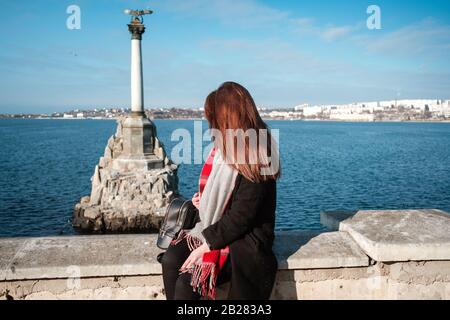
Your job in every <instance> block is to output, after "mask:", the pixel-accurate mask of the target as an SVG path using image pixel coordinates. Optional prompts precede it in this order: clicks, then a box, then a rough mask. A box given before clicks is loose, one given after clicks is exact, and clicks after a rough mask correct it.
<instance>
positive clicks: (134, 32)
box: [128, 20, 145, 40]
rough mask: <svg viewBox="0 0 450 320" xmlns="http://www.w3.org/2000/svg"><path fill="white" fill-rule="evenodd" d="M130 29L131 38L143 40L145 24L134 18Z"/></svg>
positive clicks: (129, 26)
mask: <svg viewBox="0 0 450 320" xmlns="http://www.w3.org/2000/svg"><path fill="white" fill-rule="evenodd" d="M128 31H130V33H131V39H137V40H142V34H143V33H144V32H145V26H144V25H143V24H142V23H141V22H140V21H139V20H133V21H132V22H131V23H129V24H128Z"/></svg>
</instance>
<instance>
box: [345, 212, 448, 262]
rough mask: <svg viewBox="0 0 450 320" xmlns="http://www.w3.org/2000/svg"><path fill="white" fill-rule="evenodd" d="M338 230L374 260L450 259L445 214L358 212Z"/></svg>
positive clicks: (446, 214) (446, 217)
mask: <svg viewBox="0 0 450 320" xmlns="http://www.w3.org/2000/svg"><path fill="white" fill-rule="evenodd" d="M339 230H340V231H345V232H348V233H349V234H350V235H351V236H352V238H353V239H354V240H355V241H356V243H357V244H358V245H359V246H360V247H361V248H362V249H363V250H364V252H365V253H366V254H367V255H369V256H370V257H371V258H372V259H374V260H376V261H420V260H450V215H449V214H448V213H446V212H444V211H440V210H435V209H424V210H367V211H358V212H357V213H356V214H355V215H354V216H353V217H351V218H349V219H347V220H345V221H342V222H341V223H340V226H339Z"/></svg>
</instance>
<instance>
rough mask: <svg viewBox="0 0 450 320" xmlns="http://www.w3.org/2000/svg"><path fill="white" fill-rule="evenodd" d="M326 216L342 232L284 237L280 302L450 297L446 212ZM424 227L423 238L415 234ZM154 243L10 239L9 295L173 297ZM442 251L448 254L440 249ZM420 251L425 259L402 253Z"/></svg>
mask: <svg viewBox="0 0 450 320" xmlns="http://www.w3.org/2000/svg"><path fill="white" fill-rule="evenodd" d="M388 213H389V215H388ZM333 217H335V219H334V220H333ZM322 218H323V219H322V220H323V221H327V222H331V223H330V226H334V227H333V228H334V229H336V228H337V229H338V230H329V231H327V232H316V231H280V232H277V234H276V239H275V243H274V252H275V253H276V256H277V259H278V264H279V271H278V274H277V279H276V283H275V286H274V289H273V292H272V299H450V254H447V253H448V252H450V251H449V249H450V232H448V230H450V216H449V215H448V214H447V213H443V212H442V211H438V210H405V211H371V212H368V211H360V212H353V213H348V214H347V215H345V214H343V213H342V212H340V213H339V214H333V213H323V214H322ZM424 219H426V221H427V222H425V221H424ZM362 221H365V223H366V224H365V226H366V227H367V228H369V229H370V232H369V233H365V232H364V230H363V229H364V228H362ZM430 221H431V222H430ZM344 224H345V227H342V226H343V225H344ZM431 224H432V225H431ZM374 225H378V230H377V228H374ZM419 225H421V226H422V232H421V233H416V234H413V233H412V231H414V228H415V227H416V226H419ZM342 228H345V229H346V230H348V231H342V230H340V229H342ZM352 234H353V235H352ZM358 234H359V236H358ZM373 236H376V237H378V240H377V241H372V240H370V239H371V238H372V237H373ZM369 240H370V241H369ZM361 241H363V242H361ZM155 243H156V235H155V234H148V235H145V234H140V235H91V236H67V237H44V238H4V239H1V240H0V271H1V272H0V281H1V282H0V298H3V299H164V298H165V296H164V290H163V284H162V277H161V265H160V264H159V263H158V262H157V261H156V256H157V255H158V253H160V252H161V250H159V249H158V248H157V247H156V245H155ZM390 245H393V246H392V247H390ZM436 246H438V247H439V248H440V250H439V251H436V250H431V249H432V248H433V247H436ZM363 247H364V249H363ZM373 248H376V249H377V250H375V251H374V250H373ZM411 248H415V249H414V250H411ZM430 248H431V249H430ZM390 250H396V252H397V253H398V255H397V256H398V259H392V258H390V259H389V260H385V259H384V258H383V257H393V256H394V255H392V252H389V251H390ZM372 252H374V253H375V254H376V255H377V256H378V257H379V260H376V259H374V257H373V256H371V255H373V253H372ZM411 252H416V254H417V256H418V257H420V259H414V257H412V258H411V257H406V258H405V257H403V256H402V254H406V253H408V254H410V253H411ZM427 252H428V254H429V257H428V258H427V257H426V254H427ZM437 254H439V255H437ZM225 291H226V287H224V288H221V290H220V291H219V292H220V294H219V298H220V297H224V293H225Z"/></svg>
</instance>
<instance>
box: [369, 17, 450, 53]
mask: <svg viewBox="0 0 450 320" xmlns="http://www.w3.org/2000/svg"><path fill="white" fill-rule="evenodd" d="M360 40H361V43H362V44H363V45H365V46H366V48H367V50H369V51H371V52H375V53H387V54H391V55H407V56H409V57H411V56H412V55H417V54H421V55H422V54H427V55H428V54H432V55H434V54H441V55H447V56H448V54H449V52H448V51H449V49H450V26H449V25H439V24H438V23H437V22H436V21H434V20H432V19H429V18H428V19H425V20H422V21H420V22H418V23H416V24H412V25H409V26H405V27H403V28H400V29H398V30H396V31H392V32H389V33H384V34H382V35H380V36H378V37H368V36H367V37H363V38H361V39H360Z"/></svg>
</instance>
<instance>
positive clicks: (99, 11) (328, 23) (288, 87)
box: [0, 0, 450, 113]
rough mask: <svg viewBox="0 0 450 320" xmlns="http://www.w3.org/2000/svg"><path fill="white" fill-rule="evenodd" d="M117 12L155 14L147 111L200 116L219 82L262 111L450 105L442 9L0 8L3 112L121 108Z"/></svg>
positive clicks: (224, 5) (205, 0)
mask: <svg viewBox="0 0 450 320" xmlns="http://www.w3.org/2000/svg"><path fill="white" fill-rule="evenodd" d="M70 5H77V6H78V7H79V8H80V12H81V15H80V27H81V28H80V29H73V30H70V29H68V28H67V19H68V18H69V16H70V14H69V13H67V12H66V10H67V8H68V6H70ZM369 5H377V6H378V7H379V8H380V13H381V15H380V17H381V18H380V21H381V29H369V28H368V27H367V23H366V21H367V19H368V18H369V17H370V16H371V14H368V13H367V8H368V6H369ZM125 8H134V9H140V8H150V9H152V10H153V11H154V14H152V15H151V16H147V17H145V25H146V32H145V34H144V35H143V43H142V50H143V64H144V94H145V107H146V108H153V107H174V106H176V107H202V106H203V103H204V99H205V97H206V96H207V95H208V93H209V92H210V91H212V90H214V89H215V88H217V87H218V86H219V85H220V84H221V83H222V82H224V81H236V82H239V83H241V84H242V85H244V86H245V87H246V88H247V89H248V90H249V91H250V93H251V94H252V95H253V97H254V99H255V101H256V104H257V105H258V106H261V107H293V106H295V105H298V104H303V103H309V104H311V105H314V104H339V103H350V102H356V101H376V100H388V99H416V98H430V99H448V98H450V1H448V0H428V1H416V0H410V1H392V0H372V1H364V0H346V1H336V0H328V1H325V0H322V1H319V0H315V1H308V0H302V1H300V0H296V1H288V0H283V1H279V0H277V1H275V0H155V1H137V0H135V1H125V0H79V1H76V0H70V1H65V0H33V1H32V0H21V1H16V0H2V10H0V48H1V50H0V113H21V112H23V113H50V112H54V111H67V110H72V109H75V108H78V109H92V108H95V107H116V106H117V107H129V101H130V35H129V33H128V30H127V26H126V24H127V23H128V22H129V19H130V18H129V16H127V15H125V14H124V13H123V10H124V9H125Z"/></svg>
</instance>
